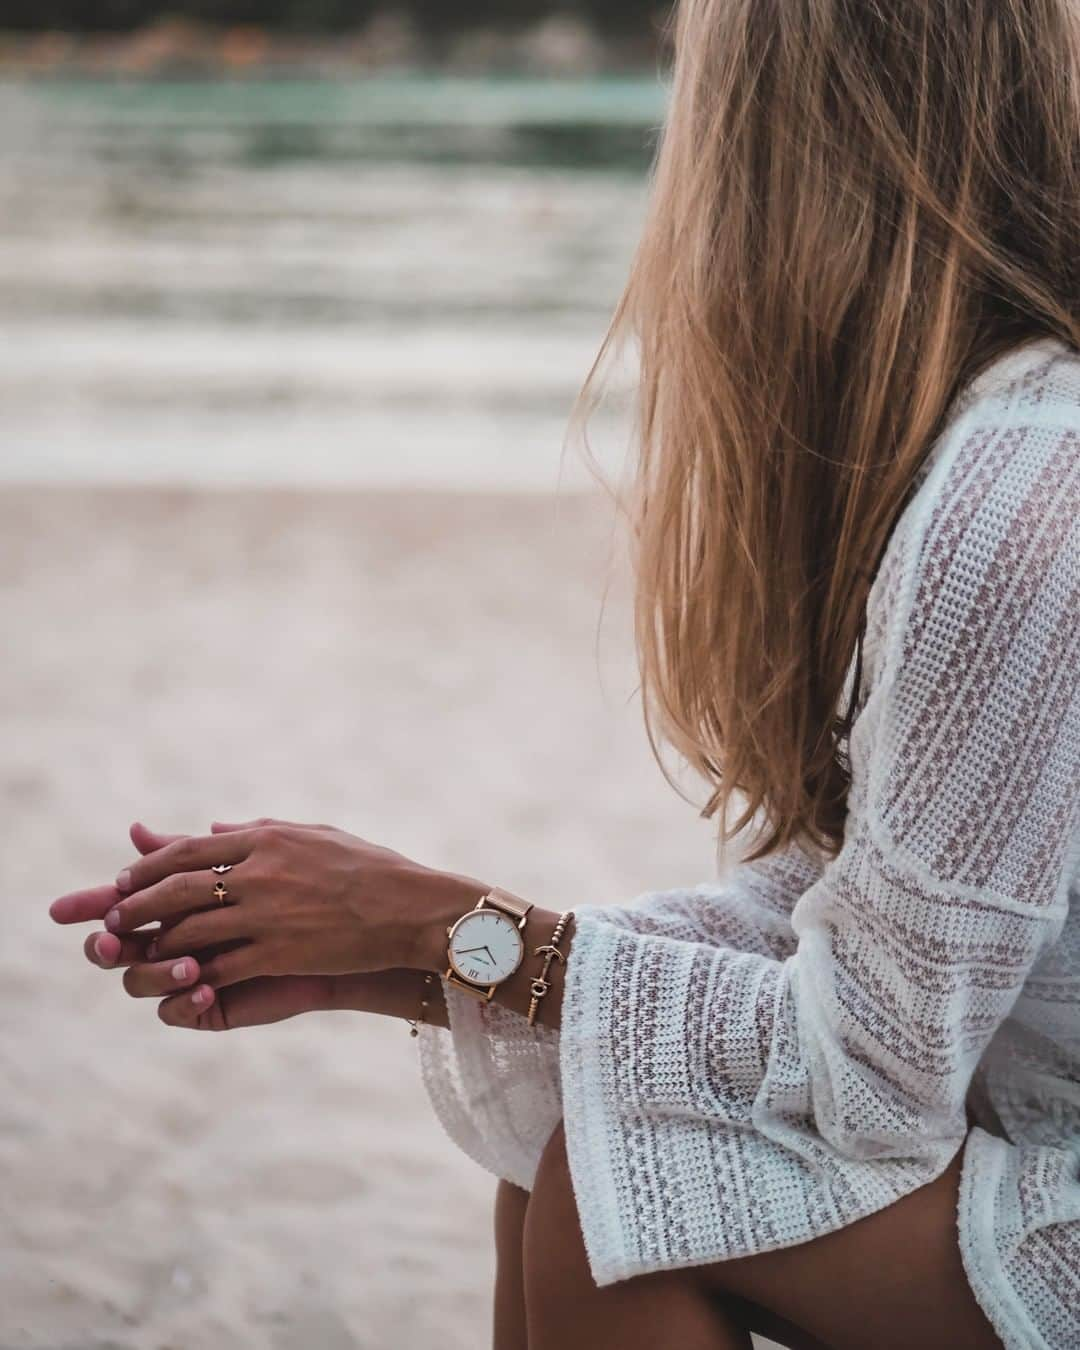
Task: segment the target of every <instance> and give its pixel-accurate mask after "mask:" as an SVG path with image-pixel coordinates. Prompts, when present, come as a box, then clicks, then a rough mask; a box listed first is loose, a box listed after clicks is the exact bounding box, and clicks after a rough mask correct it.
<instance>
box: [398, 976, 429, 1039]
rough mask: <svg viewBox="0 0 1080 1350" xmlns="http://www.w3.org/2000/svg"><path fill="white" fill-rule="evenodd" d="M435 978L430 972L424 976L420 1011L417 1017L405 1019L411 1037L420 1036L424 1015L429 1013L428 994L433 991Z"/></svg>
mask: <svg viewBox="0 0 1080 1350" xmlns="http://www.w3.org/2000/svg"><path fill="white" fill-rule="evenodd" d="M434 978H435V975H434V973H433V972H432V971H430V970H429V971H428V973H427V974H426V975H425V976H424V987H423V988H422V989H421V991H420V1011H419V1013H418V1014H417V1015H416V1017H406V1019H405V1020H406V1022H408V1024H409V1027H410V1028H411V1030H410V1031H409V1035H410V1036H419V1035H420V1027H421V1026H422V1025H423V1021H424V1014H425V1013H426V1012H427V1009H428V1001H429V1000H428V993H429V991H430V989H431V982H432V980H434Z"/></svg>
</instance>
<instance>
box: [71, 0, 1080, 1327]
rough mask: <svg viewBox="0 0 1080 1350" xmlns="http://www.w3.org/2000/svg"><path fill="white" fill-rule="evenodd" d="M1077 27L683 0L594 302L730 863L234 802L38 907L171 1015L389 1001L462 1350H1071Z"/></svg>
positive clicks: (678, 669)
mask: <svg viewBox="0 0 1080 1350" xmlns="http://www.w3.org/2000/svg"><path fill="white" fill-rule="evenodd" d="M1078 25H1080V19H1078V14H1077V9H1076V6H1075V4H1074V3H1073V0H874V3H868V2H867V0H785V3H783V4H780V3H772V2H766V0H685V2H684V3H683V5H682V7H681V10H680V12H679V15H678V23H677V31H676V67H675V76H674V88H673V92H672V100H671V111H670V117H669V121H668V125H667V127H666V131H665V135H664V138H663V142H662V146H661V150H660V154H659V159H658V163H657V167H656V173H655V182H654V190H653V196H652V204H651V210H650V214H649V218H648V221H647V225H646V228H645V233H644V238H643V241H642V244H641V247H640V251H639V254H638V257H637V259H636V262H635V266H634V269H633V272H632V275H631V278H630V281H629V285H628V289H627V292H626V295H625V296H624V298H623V301H622V302H621V305H620V307H619V310H618V313H617V315H616V319H615V323H614V326H613V337H618V336H620V335H622V334H624V333H625V334H629V335H632V336H633V337H634V338H635V339H636V341H637V343H638V345H639V354H640V362H641V383H640V459H639V463H638V472H637V475H636V481H635V488H634V491H633V494H632V496H631V499H630V503H629V509H630V514H631V524H632V530H633V538H634V542H635V565H636V576H637V592H636V596H637V600H636V603H637V610H636V616H637V636H638V643H639V653H640V658H641V670H642V680H643V690H644V693H645V707H646V719H647V727H648V730H649V735H650V739H651V740H652V743H653V744H654V747H655V745H656V743H657V740H658V739H660V738H663V739H665V740H667V741H668V742H669V743H670V744H672V745H673V746H675V748H676V749H677V750H678V751H679V752H681V753H682V754H683V755H684V756H685V757H686V759H687V760H688V761H689V763H690V764H692V765H693V766H694V767H695V768H696V769H697V770H698V771H699V772H700V773H701V774H702V775H703V777H704V778H705V779H706V780H707V782H708V783H709V784H710V786H711V789H712V791H711V795H710V798H709V801H708V804H707V806H706V808H705V812H704V813H705V814H708V815H712V814H715V815H716V816H717V818H718V821H719V823H720V831H719V833H720V837H721V840H723V841H728V840H730V839H732V838H734V837H735V836H737V835H742V833H743V832H744V831H745V830H746V829H747V827H751V826H755V833H754V835H753V839H752V842H753V845H754V846H753V848H752V849H748V850H746V851H745V856H744V859H743V861H742V862H741V863H740V864H739V865H738V866H737V867H735V868H734V870H733V871H732V872H731V873H730V876H729V879H728V880H727V881H726V882H725V883H723V884H715V883H707V884H702V885H701V886H698V887H695V888H691V889H688V890H679V891H673V892H666V893H659V894H649V895H643V896H640V897H638V898H637V900H636V901H634V902H633V903H631V904H628V905H626V906H623V907H618V908H607V909H604V908H597V907H595V906H592V905H582V904H579V903H577V897H576V896H575V897H572V898H568V904H573V906H574V911H575V912H574V914H573V916H572V917H571V916H569V915H559V914H556V913H555V912H549V911H545V910H539V909H537V908H535V907H529V906H528V904H527V902H526V901H523V900H521V898H520V897H515V896H513V895H511V894H509V893H507V892H505V891H501V890H499V889H498V888H497V887H495V888H493V887H492V886H491V885H490V882H487V881H485V882H481V881H479V880H476V879H473V878H469V877H462V876H456V875H448V874H446V873H442V872H439V871H436V870H432V869H429V868H426V867H424V866H422V865H420V864H418V863H415V862H412V861H410V860H408V859H405V858H402V857H401V856H400V855H397V854H395V853H392V852H390V851H388V850H385V849H381V848H379V847H377V846H375V845H373V844H369V843H367V842H365V841H363V840H359V839H356V838H354V837H352V836H349V835H346V834H344V833H342V832H341V831H338V830H334V829H331V828H330V827H326V826H299V825H288V824H283V823H281V822H270V821H263V822H254V823H252V824H250V825H246V826H228V825H218V826H215V827H214V829H213V830H212V832H211V834H210V835H208V836H206V837H205V838H201V839H194V838H192V839H188V838H184V839H174V840H168V839H165V838H164V837H162V836H158V835H155V834H153V833H151V832H150V831H148V830H146V829H145V828H144V827H141V826H137V827H135V828H134V830H133V836H132V837H133V841H134V843H135V844H136V846H137V848H138V850H139V852H140V854H141V855H142V856H141V857H139V858H137V859H136V860H135V861H134V862H133V863H132V864H131V865H130V866H129V867H128V868H125V870H124V872H123V873H121V876H120V877H119V878H118V880H117V884H116V885H115V886H105V887H98V888H95V889H91V890H88V891H82V892H77V893H75V894H74V895H71V896H67V897H64V898H63V899H61V900H59V901H56V902H55V903H54V906H53V914H54V917H55V918H57V919H58V920H59V921H61V922H75V921H83V920H87V919H94V918H101V917H102V916H104V918H105V923H106V931H105V932H103V933H98V934H94V935H92V936H91V937H90V938H89V939H88V940H87V948H86V950H87V955H88V956H89V957H90V959H91V960H95V961H96V962H97V963H98V964H100V965H103V966H126V967H127V971H126V975H125V984H126V986H127V988H128V991H129V992H130V993H132V994H134V995H136V996H154V995H165V996H166V997H165V998H164V1001H163V1002H162V1003H161V1005H160V1013H161V1016H162V1018H163V1019H164V1020H165V1021H166V1022H168V1023H170V1024H172V1025H177V1026H195V1027H204V1028H218V1029H220V1028H223V1027H235V1026H240V1025H249V1024H252V1023H255V1022H266V1021H272V1020H275V1019H276V1018H280V1017H286V1016H291V1015H293V1014H295V1013H298V1012H301V1011H304V1010H305V1009H308V1008H314V1007H330V1006H333V1007H354V1008H359V1009H362V1010H368V1011H379V1012H390V1013H394V1014H396V1015H398V1016H402V1017H408V1018H411V1019H418V1020H420V1021H422V1023H423V1025H421V1026H420V1027H419V1028H418V1029H419V1031H420V1034H421V1048H422V1054H423V1064H424V1072H425V1081H426V1082H427V1084H428V1087H429V1090H430V1093H431V1096H432V1099H433V1101H434V1104H435V1107H436V1109H437V1110H438V1111H439V1113H440V1115H441V1117H442V1119H443V1121H444V1123H445V1124H446V1126H447V1128H448V1130H449V1132H450V1133H451V1135H452V1136H453V1137H454V1138H455V1139H456V1140H457V1141H458V1143H459V1144H460V1145H461V1146H462V1147H463V1148H465V1149H466V1150H467V1151H468V1152H470V1153H471V1154H472V1155H473V1156H474V1157H475V1158H477V1160H478V1161H480V1162H481V1163H482V1164H483V1165H484V1166H486V1167H487V1168H488V1169H489V1170H491V1171H492V1172H493V1173H495V1175H497V1176H498V1177H500V1178H501V1181H500V1186H499V1191H498V1198H497V1206H496V1232H497V1247H498V1277H497V1289H496V1300H495V1343H496V1346H497V1347H498V1350H519V1348H520V1347H526V1346H527V1347H529V1350H546V1347H549V1346H555V1345H558V1346H564V1347H570V1346H585V1345H587V1346H590V1347H597V1350H599V1348H600V1347H603V1346H618V1347H619V1348H620V1350H633V1348H634V1347H638V1346H653V1345H656V1344H671V1345H677V1346H679V1347H681V1350H697V1347H701V1348H702V1350H705V1347H709V1350H720V1348H721V1347H736V1346H738V1347H745V1346H747V1345H748V1344H749V1340H748V1329H764V1330H766V1331H769V1330H771V1331H772V1332H773V1334H774V1335H776V1336H777V1337H779V1338H780V1339H783V1340H784V1341H785V1343H786V1344H788V1345H790V1346H793V1347H795V1346H828V1347H833V1350H849V1348H850V1347H868V1346H869V1347H875V1348H876V1350H881V1348H882V1347H893V1346H896V1347H899V1346H904V1347H907V1346H911V1345H919V1346H921V1347H927V1348H929V1347H945V1346H949V1347H955V1346H964V1347H971V1348H972V1350H981V1347H991V1346H999V1345H1005V1346H1008V1347H1053V1348H1054V1350H1062V1348H1063V1347H1070V1346H1072V1347H1075V1346H1080V1175H1078V1165H1080V1160H1078V1156H1077V1145H1078V1142H1080V1092H1078V1091H1077V1088H1076V1086H1075V1084H1076V1082H1077V1080H1078V1078H1080V905H1077V904H1075V903H1071V902H1072V901H1076V899H1077V892H1078V889H1080V880H1078V875H1080V529H1078V524H1077V522H1078V519H1080V317H1078V316H1080V249H1078V248H1077V240H1076V222H1077V219H1078V218H1080V32H1078ZM736 794H738V795H736ZM739 798H741V799H742V805H743V809H742V810H741V812H740V813H739V814H738V817H737V819H736V820H735V821H734V822H731V823H729V819H728V818H729V815H730V814H731V813H730V807H731V805H732V803H734V802H736V801H737V800H738V799H739ZM478 902H480V903H479V908H478V909H474V908H473V907H474V906H476V905H477V903H478ZM155 923H158V924H160V927H158V928H153V927H147V925H152V924H155ZM448 930H449V937H448ZM522 930H523V931H522ZM425 972H426V974H425ZM436 972H438V973H441V975H442V978H435V973H436ZM477 994H478V995H479V997H474V995H477ZM418 1014H420V1016H419V1018H418ZM414 1029H416V1028H414Z"/></svg>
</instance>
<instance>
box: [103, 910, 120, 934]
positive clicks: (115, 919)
mask: <svg viewBox="0 0 1080 1350" xmlns="http://www.w3.org/2000/svg"><path fill="white" fill-rule="evenodd" d="M105 927H106V928H107V929H108V930H109V932H110V933H115V932H116V930H117V929H118V928H119V927H120V911H119V910H118V909H110V910H109V912H108V914H106V915H105Z"/></svg>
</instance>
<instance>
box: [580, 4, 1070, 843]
mask: <svg viewBox="0 0 1080 1350" xmlns="http://www.w3.org/2000/svg"><path fill="white" fill-rule="evenodd" d="M1078 16H1080V8H1078V5H1077V3H1076V0H682V3H681V4H680V5H679V6H678V9H677V11H676V14H675V16H674V46H675V62H674V71H673V78H672V89H671V98H670V107H669V113H668V117H667V120H666V125H665V127H664V128H663V132H662V136H661V140H660V144H659V150H658V154H657V158H656V162H655V165H654V170H653V176H652V185H651V186H652V191H651V201H650V206H649V209H648V213H647V218H646V223H645V227H644V232H643V236H642V238H641V241H640V244H639V247H638V250H637V254H636V257H635V260H634V263H633V267H632V270H631V274H630V277H629V281H628V284H627V286H626V290H625V293H624V294H623V297H622V299H621V301H620V303H619V305H618V308H617V311H616V313H615V316H614V319H613V321H612V325H611V329H610V331H609V333H608V335H607V338H606V339H605V343H604V346H603V349H602V351H601V353H600V355H599V356H598V357H597V362H596V364H595V365H594V366H593V370H592V372H591V373H590V375H589V378H588V381H587V382H586V385H585V390H584V391H583V400H582V404H579V413H580V412H581V411H582V408H583V406H584V411H585V412H586V413H587V412H588V410H589V408H591V407H593V406H595V394H596V389H595V387H594V386H596V385H597V384H598V383H599V380H598V376H599V374H600V371H601V368H602V367H603V366H604V365H605V362H606V358H607V357H608V356H609V355H611V354H612V352H613V350H614V349H622V346H623V340H624V339H630V340H631V342H632V346H633V348H634V355H635V359H636V360H637V361H638V362H639V367H640V379H639V380H638V382H637V386H636V389H637V392H636V405H637V416H636V419H635V431H636V435H635V440H636V455H635V458H634V460H633V462H632V467H633V473H632V475H631V484H632V486H631V488H630V490H629V493H628V494H627V495H626V496H625V497H624V496H623V494H622V493H621V492H619V493H618V494H617V495H618V496H619V497H620V499H621V500H620V505H621V506H622V507H623V508H624V509H625V510H626V513H627V514H628V516H629V520H630V523H631V527H632V528H631V531H630V538H631V550H632V554H633V564H634V574H635V588H636V589H635V635H636V640H637V651H638V661H639V669H640V673H641V681H642V694H643V704H644V710H645V722H646V727H647V730H648V735H649V741H650V744H651V746H652V749H653V753H654V754H655V755H656V757H657V759H658V761H659V762H660V763H661V767H662V768H663V761H662V758H661V754H660V750H659V744H658V743H659V742H660V741H661V740H663V741H666V742H667V743H668V744H669V745H670V746H673V747H674V748H675V749H676V750H677V751H678V752H679V753H680V754H681V755H682V756H683V757H684V758H685V759H686V761H687V762H688V763H689V765H690V766H691V767H692V768H693V769H694V770H696V771H697V772H698V773H699V774H700V775H702V776H703V777H704V778H705V779H706V781H707V782H708V784H709V785H710V788H711V795H710V796H709V799H708V802H707V803H706V805H705V807H704V809H703V810H702V811H701V814H702V816H705V817H710V816H713V815H715V814H719V819H720V822H721V829H720V839H721V843H726V841H727V839H729V838H731V837H733V836H734V835H736V834H738V833H739V832H740V831H742V830H743V829H744V828H745V827H746V826H747V825H748V824H749V823H750V822H752V821H753V820H754V819H755V817H760V819H759V825H760V832H759V833H758V832H756V833H755V847H754V848H753V849H752V850H750V851H748V852H747V853H746V854H745V855H744V856H745V857H746V858H747V859H752V858H758V857H763V856H765V855H767V854H769V853H771V852H773V851H774V850H775V849H777V848H780V847H781V846H783V845H786V844H787V843H788V842H789V841H793V840H797V841H800V842H802V843H803V844H804V846H809V847H810V848H812V849H813V848H818V849H821V850H823V851H824V852H825V854H826V856H832V855H835V853H836V852H837V851H838V850H839V847H840V845H841V843H842V841H843V832H844V821H845V816H846V800H847V793H848V787H849V782H850V771H849V762H848V758H847V753H846V744H847V737H848V733H849V730H850V726H851V720H852V716H853V710H854V707H855V703H856V699H857V696H858V679H859V676H858V672H859V668H860V665H861V659H860V658H861V642H862V628H863V621H864V614H865V603H866V598H867V592H868V590H869V586H870V583H871V581H872V579H873V576H874V573H875V572H876V570H877V567H878V564H879V563H880V560H881V555H882V553H883V551H884V547H885V544H886V542H887V540H888V537H889V534H890V531H891V529H892V527H893V526H894V524H895V522H896V520H897V518H898V516H899V514H900V511H901V509H902V507H903V506H904V504H905V501H906V498H907V497H908V494H909V489H910V486H911V484H912V480H913V478H914V476H915V474H916V472H917V470H918V468H919V466H920V464H921V462H922V461H923V460H924V458H925V456H926V453H927V451H928V450H929V448H930V447H931V445H932V443H933V441H934V439H935V436H936V434H937V432H938V431H939V429H940V428H941V427H942V425H943V423H944V419H945V417H946V414H947V412H948V409H949V405H950V403H951V402H952V400H953V398H954V396H955V395H956V394H957V393H958V392H959V390H960V388H961V386H962V385H963V384H964V383H965V382H967V381H968V380H969V379H971V378H973V377H974V376H975V375H977V374H978V373H979V372H980V371H981V370H982V369H983V368H984V367H985V366H986V365H987V364H989V363H990V362H991V361H992V360H993V359H994V358H996V357H997V356H999V355H1000V354H1002V353H1003V352H1004V351H1005V350H1007V349H1009V348H1011V347H1012V346H1014V345H1016V344H1018V343H1020V342H1023V341H1025V340H1027V339H1028V338H1034V337H1039V336H1047V335H1055V336H1057V337H1060V338H1062V339H1064V340H1065V341H1066V342H1068V343H1069V344H1070V345H1071V346H1073V347H1080V321H1078V314H1080V249H1078V246H1077V229H1078V222H1080V31H1078V30H1080V17H1078ZM853 662H854V666H855V670H856V679H855V688H854V689H852V691H851V695H850V698H848V699H845V697H844V695H845V689H846V688H847V686H848V680H847V677H848V675H849V673H850V669H851V667H852V663H853ZM842 705H846V706H842ZM664 772H665V775H666V776H667V777H668V779H669V781H670V782H672V785H673V786H676V787H677V788H678V784H677V783H676V782H675V780H674V779H673V778H672V776H671V774H670V773H669V772H668V770H667V769H666V768H664ZM733 794H737V796H735V795H733ZM684 795H685V794H684ZM739 797H741V798H742V799H743V801H742V810H741V813H740V814H739V815H738V816H737V818H736V819H735V820H734V821H731V820H729V819H728V817H729V815H730V811H729V803H731V802H735V803H737V802H738V798H739Z"/></svg>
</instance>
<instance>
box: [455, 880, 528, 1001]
mask: <svg viewBox="0 0 1080 1350" xmlns="http://www.w3.org/2000/svg"><path fill="white" fill-rule="evenodd" d="M532 907H533V906H532V902H531V901H529V900H523V899H522V898H521V896H520V895H514V894H513V893H512V892H511V891H504V890H502V889H501V888H500V887H498V886H493V887H492V888H491V890H490V891H488V892H486V894H484V895H482V896H481V897H480V899H479V900H477V902H476V904H475V905H473V907H472V909H470V910H467V911H466V913H464V914H462V916H461V917H460V918H459V919H457V920H456V921H455V922H454V923H452V924H451V925H450V927H449V928H447V930H446V960H447V970H446V975H445V976H444V978H445V979H446V980H447V982H448V983H449V984H452V985H453V986H454V987H455V988H456V989H464V990H465V991H466V993H469V994H473V995H475V997H476V998H482V999H483V1000H484V1002H485V1003H487V1002H490V1001H491V998H492V996H493V995H494V993H495V990H496V989H498V987H499V985H500V984H503V983H504V982H505V981H506V980H508V979H509V978H510V976H511V975H513V974H515V973H516V972H517V971H518V970H519V969H520V967H521V963H522V961H524V959H525V939H524V938H523V937H522V933H523V932H524V931H525V920H526V918H527V916H528V913H529V910H530V909H532ZM478 909H493V910H495V911H496V912H497V913H500V914H502V915H504V916H505V917H506V918H508V919H510V920H511V921H516V922H515V928H516V929H517V939H518V955H517V960H516V961H515V962H514V965H513V969H511V970H508V971H507V973H506V974H505V975H504V976H503V977H502V978H501V979H498V980H496V981H495V983H494V984H490V985H489V984H475V983H473V981H472V980H470V979H469V978H468V976H467V975H463V974H462V973H461V971H460V970H458V968H457V966H456V965H455V964H454V956H453V942H454V933H455V932H456V931H457V929H458V926H459V925H460V924H462V923H464V922H465V920H466V919H471V918H472V916H473V915H474V914H475V913H476V911H477V910H478Z"/></svg>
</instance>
